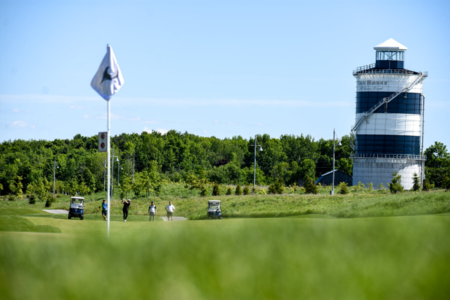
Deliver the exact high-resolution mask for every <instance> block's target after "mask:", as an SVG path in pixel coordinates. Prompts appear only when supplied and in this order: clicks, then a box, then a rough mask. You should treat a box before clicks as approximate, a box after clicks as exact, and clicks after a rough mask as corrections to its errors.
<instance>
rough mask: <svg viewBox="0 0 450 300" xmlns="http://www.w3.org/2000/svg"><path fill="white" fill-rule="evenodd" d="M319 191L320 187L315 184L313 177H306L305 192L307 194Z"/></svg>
mask: <svg viewBox="0 0 450 300" xmlns="http://www.w3.org/2000/svg"><path fill="white" fill-rule="evenodd" d="M318 192H319V187H318V186H317V185H315V184H314V180H313V179H312V178H306V180H305V193H307V194H317V193H318Z"/></svg>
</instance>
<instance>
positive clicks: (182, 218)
mask: <svg viewBox="0 0 450 300" xmlns="http://www.w3.org/2000/svg"><path fill="white" fill-rule="evenodd" d="M160 218H161V219H163V220H164V221H167V217H160ZM173 220H174V221H187V219H186V218H185V217H175V216H174V217H173Z"/></svg>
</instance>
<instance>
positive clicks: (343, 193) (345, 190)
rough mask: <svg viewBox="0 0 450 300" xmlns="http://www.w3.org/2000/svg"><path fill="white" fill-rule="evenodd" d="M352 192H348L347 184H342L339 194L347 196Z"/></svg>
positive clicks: (340, 184)
mask: <svg viewBox="0 0 450 300" xmlns="http://www.w3.org/2000/svg"><path fill="white" fill-rule="evenodd" d="M349 192H350V191H349V190H348V187H347V183H345V182H341V183H339V194H341V195H347V194H348V193H349Z"/></svg>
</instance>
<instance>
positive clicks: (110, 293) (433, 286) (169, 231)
mask: <svg viewBox="0 0 450 300" xmlns="http://www.w3.org/2000/svg"><path fill="white" fill-rule="evenodd" d="M30 219H33V218H30ZM37 219H38V220H39V221H40V222H43V221H47V222H51V224H53V225H58V224H60V225H61V226H67V225H66V224H69V223H70V221H67V220H53V219H43V218H36V220H37ZM81 223H83V226H94V227H95V226H97V225H96V224H101V223H100V222H92V221H84V222H80V224H81ZM72 224H73V223H72ZM448 228H450V217H441V216H413V217H397V218H366V219H363V218H356V219H311V218H279V219H256V220H246V219H243V220H236V219H235V220H222V221H197V222H178V223H177V222H173V223H168V222H157V223H143V222H134V223H132V222H130V223H117V224H116V225H114V227H113V228H112V236H111V238H110V239H106V238H104V237H103V235H97V234H93V235H90V236H89V237H88V236H84V235H72V234H68V233H66V234H64V235H54V236H49V235H39V234H35V235H29V234H26V235H25V234H24V235H21V234H15V235H11V234H7V235H5V234H1V233H0V242H1V244H2V247H0V266H1V268H0V295H2V299H196V300H200V299H358V300H359V299H396V300H397V299H446V298H447V297H448V294H449V293H450V285H448V282H450V273H449V272H448V266H450V240H449V239H448V233H449V230H448ZM63 232H64V230H63Z"/></svg>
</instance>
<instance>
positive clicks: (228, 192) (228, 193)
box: [225, 187, 231, 196]
mask: <svg viewBox="0 0 450 300" xmlns="http://www.w3.org/2000/svg"><path fill="white" fill-rule="evenodd" d="M225 195H227V196H228V195H231V188H230V187H229V188H227V192H226V193H225Z"/></svg>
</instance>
